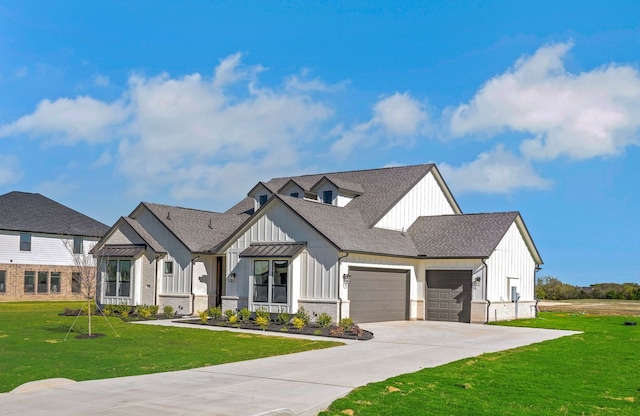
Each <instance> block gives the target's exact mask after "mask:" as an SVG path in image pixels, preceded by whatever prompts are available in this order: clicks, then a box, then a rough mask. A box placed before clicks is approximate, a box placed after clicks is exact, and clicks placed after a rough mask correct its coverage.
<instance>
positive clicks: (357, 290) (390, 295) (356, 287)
mask: <svg viewBox="0 0 640 416" xmlns="http://www.w3.org/2000/svg"><path fill="white" fill-rule="evenodd" d="M349 274H350V275H351V283H350V284H349V301H350V304H349V316H350V317H351V319H353V321H354V322H356V323H364V322H378V321H396V320H405V319H408V299H409V297H408V277H407V272H406V271H404V270H380V269H350V270H349Z"/></svg>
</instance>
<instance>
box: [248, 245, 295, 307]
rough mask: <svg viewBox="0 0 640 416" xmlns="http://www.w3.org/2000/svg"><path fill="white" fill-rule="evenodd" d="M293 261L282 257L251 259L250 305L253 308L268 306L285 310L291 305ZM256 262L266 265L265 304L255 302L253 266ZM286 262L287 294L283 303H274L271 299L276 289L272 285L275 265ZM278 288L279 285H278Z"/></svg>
mask: <svg viewBox="0 0 640 416" xmlns="http://www.w3.org/2000/svg"><path fill="white" fill-rule="evenodd" d="M292 260H293V259H292V258H290V257H283V258H254V259H252V262H251V303H252V304H253V305H254V307H263V306H264V307H267V308H269V307H270V306H276V307H278V308H280V307H285V308H287V307H288V306H289V305H290V303H291V266H292V263H293V261H292ZM257 261H266V262H267V263H268V279H267V301H266V302H260V301H256V300H255V296H256V275H255V264H256V262H257ZM283 261H286V262H287V272H286V279H287V284H286V287H287V293H286V297H285V302H275V301H274V299H273V295H274V287H276V285H275V284H274V281H275V279H274V273H275V263H277V262H283ZM278 286H280V285H278Z"/></svg>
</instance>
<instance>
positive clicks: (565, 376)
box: [325, 313, 640, 415]
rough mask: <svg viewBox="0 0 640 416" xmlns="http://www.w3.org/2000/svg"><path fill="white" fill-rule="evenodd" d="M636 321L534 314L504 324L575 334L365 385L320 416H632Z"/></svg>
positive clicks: (638, 408) (636, 407)
mask: <svg viewBox="0 0 640 416" xmlns="http://www.w3.org/2000/svg"><path fill="white" fill-rule="evenodd" d="M629 320H633V321H639V320H640V318H638V317H624V316H593V315H591V316H590V315H582V314H568V313H565V314H561V313H541V314H540V318H538V319H532V320H522V321H517V322H509V323H504V325H512V326H527V327H537V328H557V329H570V330H579V331H584V333H583V334H579V335H574V336H570V337H564V338H560V339H556V340H552V341H546V342H542V343H538V344H533V345H530V346H526V347H522V348H517V349H513V350H508V351H504V352H499V353H492V354H485V355H482V356H480V357H474V358H469V359H465V360H461V361H457V362H454V363H451V364H447V365H444V366H440V367H436V368H429V369H424V370H421V371H419V372H417V373H412V374H405V375H402V376H398V377H394V378H390V379H388V380H385V381H383V382H380V383H372V384H369V385H367V386H365V387H361V388H358V389H356V390H354V391H353V392H351V393H350V394H349V395H348V396H346V397H345V398H343V399H339V400H337V401H335V402H334V403H333V404H332V405H331V407H330V409H329V411H327V412H326V413H325V414H330V415H335V414H354V415H416V414H424V415H564V414H566V415H638V414H640V359H639V358H640V327H639V326H625V325H624V322H625V321H629Z"/></svg>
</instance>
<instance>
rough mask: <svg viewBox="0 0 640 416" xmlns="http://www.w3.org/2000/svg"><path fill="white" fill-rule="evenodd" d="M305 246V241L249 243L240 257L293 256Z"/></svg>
mask: <svg viewBox="0 0 640 416" xmlns="http://www.w3.org/2000/svg"><path fill="white" fill-rule="evenodd" d="M306 246H307V243H306V242H304V243H266V244H262V243H258V244H251V245H250V246H249V247H247V248H246V249H244V251H242V252H241V253H240V257H295V256H296V255H297V254H298V253H300V252H301V251H302V250H304V248H305V247H306Z"/></svg>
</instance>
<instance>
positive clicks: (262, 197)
mask: <svg viewBox="0 0 640 416" xmlns="http://www.w3.org/2000/svg"><path fill="white" fill-rule="evenodd" d="M258 202H259V203H260V206H263V205H264V204H266V203H267V195H260V197H259V199H258Z"/></svg>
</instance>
